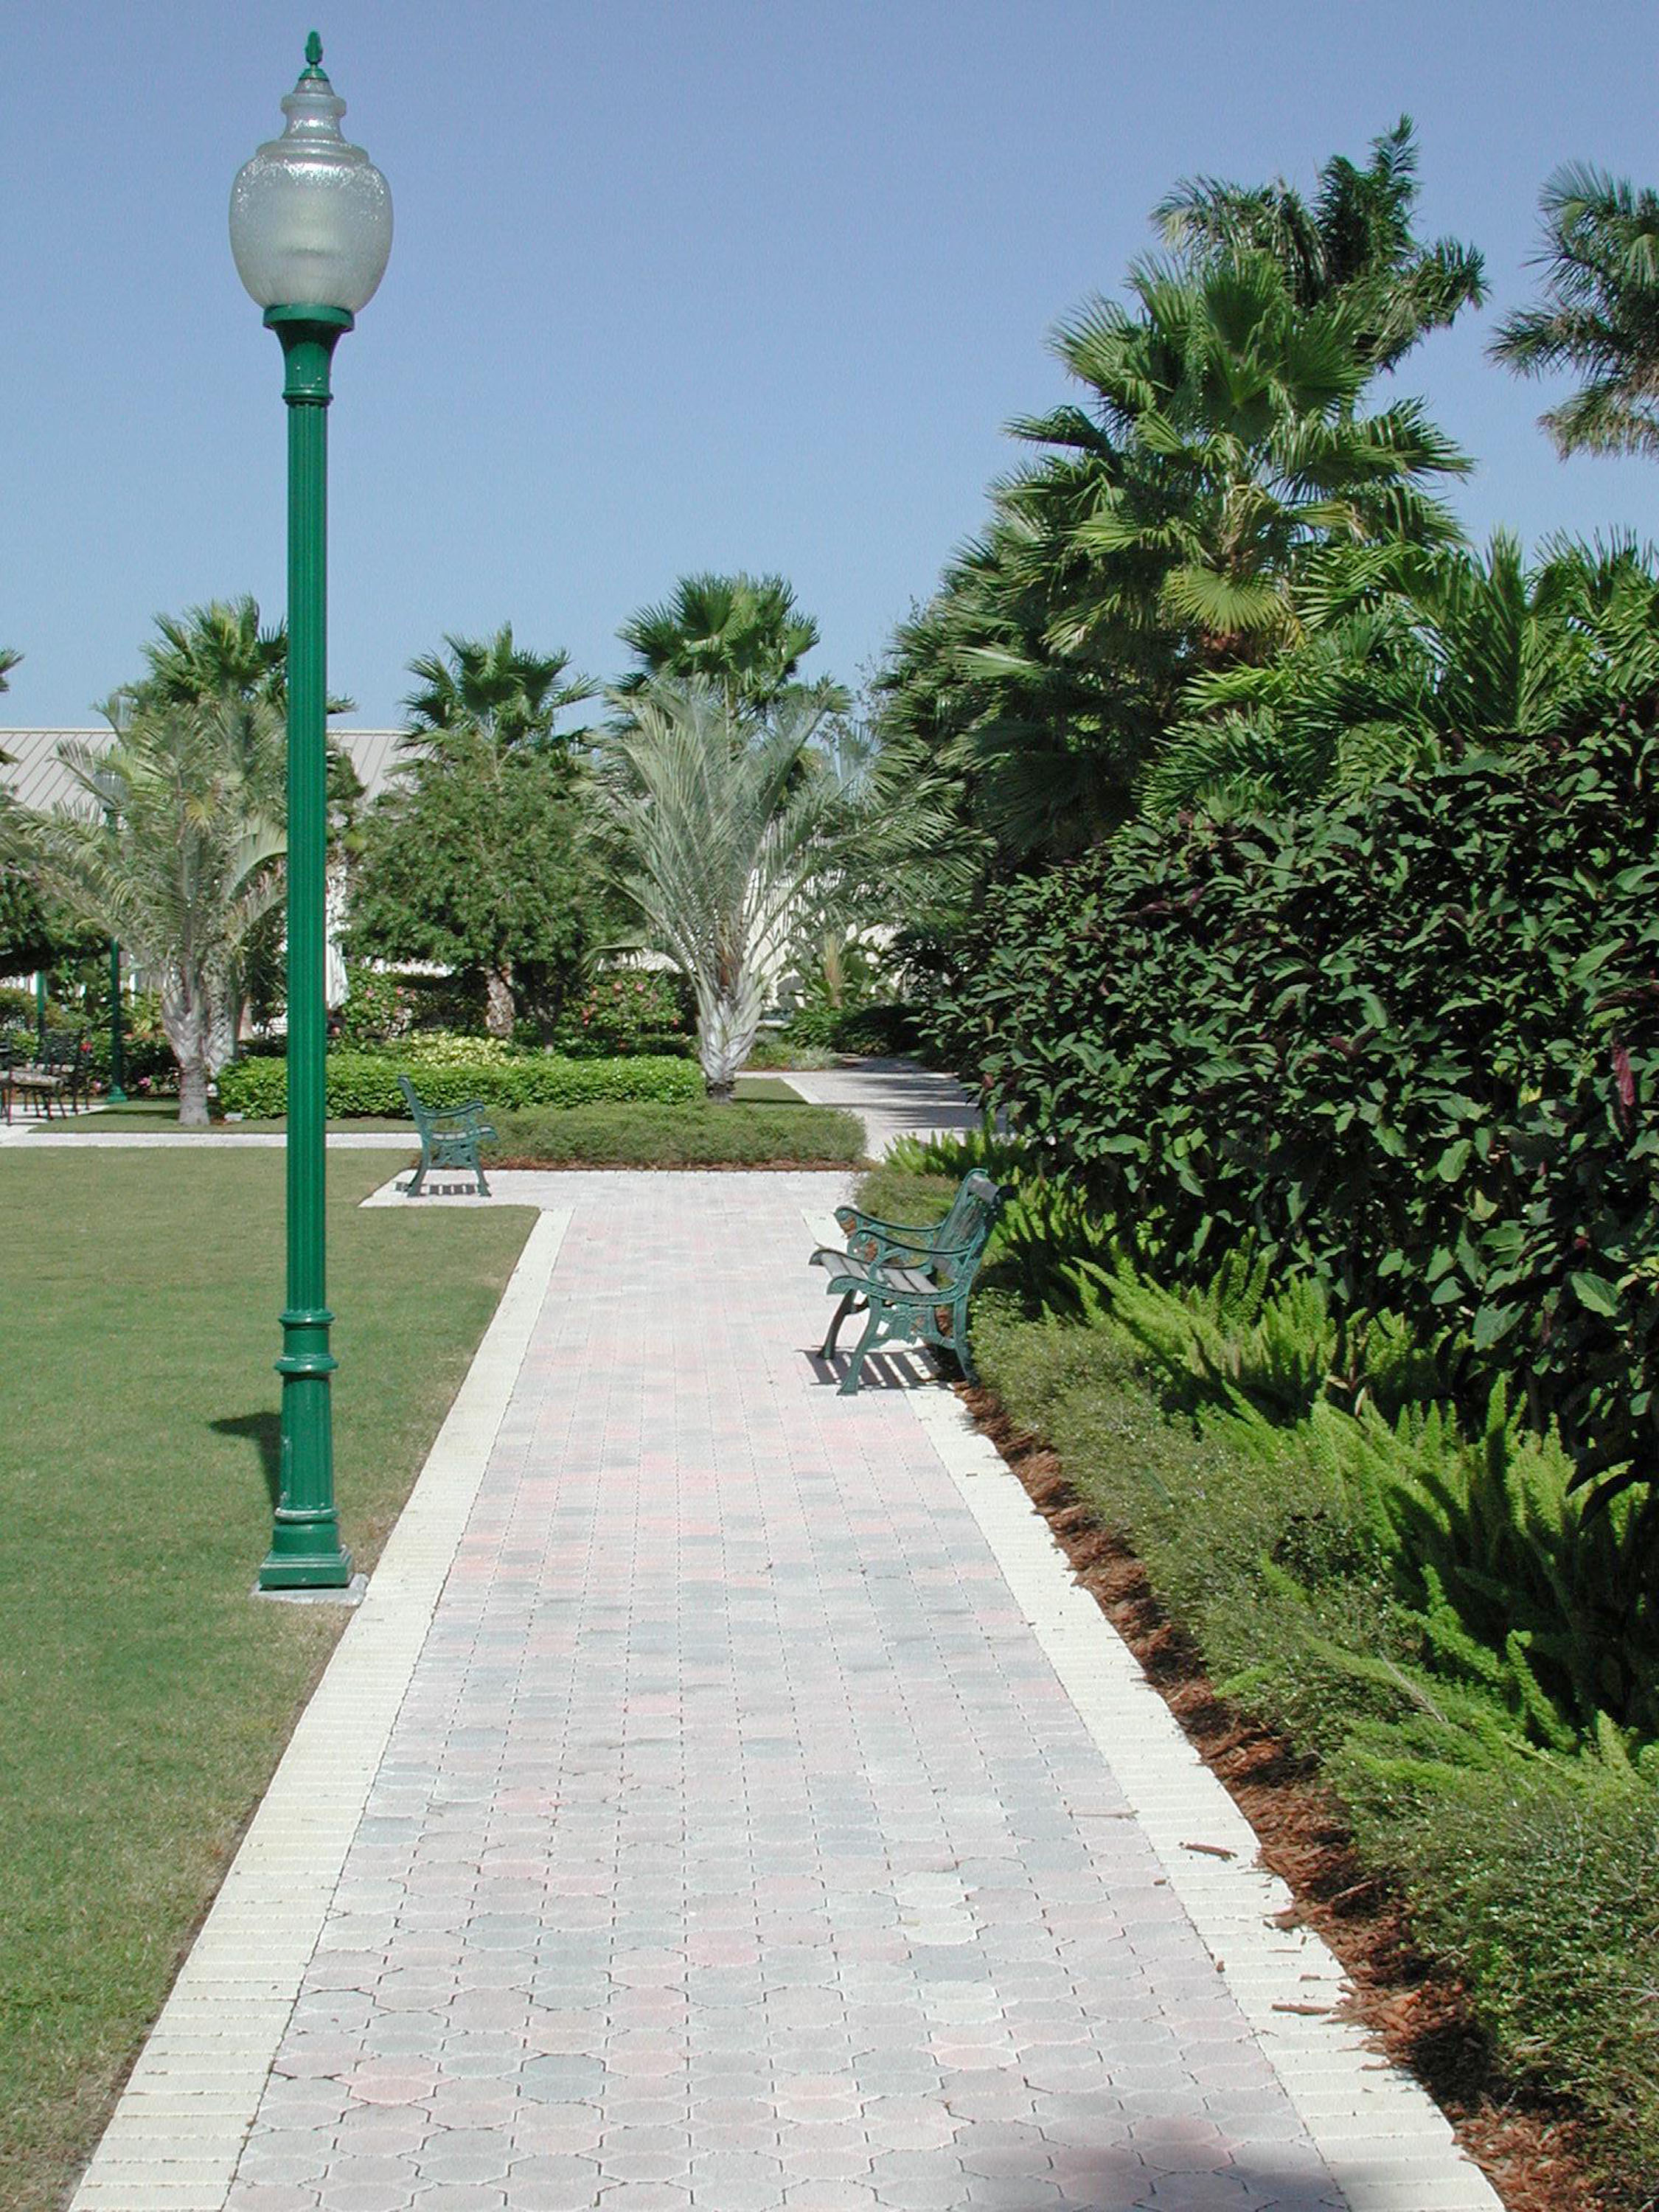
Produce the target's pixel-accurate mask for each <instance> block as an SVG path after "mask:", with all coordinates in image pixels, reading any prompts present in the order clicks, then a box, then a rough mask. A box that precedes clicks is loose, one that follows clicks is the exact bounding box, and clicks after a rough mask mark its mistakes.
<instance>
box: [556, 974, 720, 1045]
mask: <svg viewBox="0 0 1659 2212" xmlns="http://www.w3.org/2000/svg"><path fill="white" fill-rule="evenodd" d="M551 1041H552V1044H553V1048H554V1049H555V1051H556V1052H562V1053H564V1054H567V1055H568V1057H570V1058H572V1059H577V1060H591V1059H603V1058H607V1057H611V1056H614V1055H616V1054H623V1053H659V1054H660V1053H678V1054H684V1055H688V1056H689V1055H690V1054H694V1053H695V1052H696V1024H695V1023H694V1022H693V1020H692V1018H691V1012H690V1006H688V1004H687V992H686V987H685V985H684V982H683V981H682V980H681V979H680V977H679V976H678V975H669V974H666V973H665V972H664V971H663V970H661V969H631V968H630V969H617V970H615V971H613V972H612V973H611V974H609V975H601V976H599V978H598V979H597V980H596V981H594V982H593V983H592V984H590V985H589V987H588V988H587V989H586V991H585V992H584V993H583V994H581V996H580V998H579V999H576V1000H573V1001H572V1002H571V1003H570V1004H569V1005H568V1006H566V1007H565V1009H564V1012H562V1014H561V1016H560V1017H559V1021H558V1025H557V1027H556V1029H555V1030H554V1032H553V1036H552V1040H551Z"/></svg>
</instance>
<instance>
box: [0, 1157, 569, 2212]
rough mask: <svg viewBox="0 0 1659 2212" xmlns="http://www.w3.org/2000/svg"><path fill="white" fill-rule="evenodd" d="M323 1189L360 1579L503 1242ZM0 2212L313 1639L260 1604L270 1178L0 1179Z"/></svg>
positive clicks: (267, 1470)
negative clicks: (22, 1349) (4, 1335)
mask: <svg viewBox="0 0 1659 2212" xmlns="http://www.w3.org/2000/svg"><path fill="white" fill-rule="evenodd" d="M385 1177H386V1159H385V1156H384V1155H383V1154H380V1153H366V1154H363V1153H360V1154H350V1153H349V1154H345V1155H336V1156H334V1157H333V1158H331V1161H330V1167H329V1178H330V1218H329V1240H330V1262H331V1283H330V1290H331V1301H332V1303H333V1304H335V1306H336V1308H337V1312H338V1316H339V1319H338V1321H337V1325H336V1328H335V1332H334V1340H335V1348H336V1350H337V1353H338V1356H339V1359H340V1363H341V1364H340V1370H339V1373H338V1376H337V1379H336V1383H335V1403H336V1413H337V1461H338V1481H339V1498H340V1504H341V1511H342V1520H343V1528H344V1531H345V1534H346V1538H347V1541H348V1542H349V1544H350V1546H351V1548H352V1550H353V1553H354V1554H355V1556H356V1560H357V1563H358V1565H371V1564H372V1563H373V1560H374V1557H375V1555H376V1554H377V1553H378V1551H379V1549H380V1545H381V1542H382V1541H383V1540H384V1538H385V1535H386V1531H387V1529H388V1528H390V1526H391V1523H392V1520H393V1519H394V1517H395V1516H396V1514H397V1512H398V1510H399V1508H400V1506H401V1504H402V1502H403V1499H404V1495H405V1494H406V1492H407V1490H408V1487H409V1485H410V1480H411V1479H412V1477H413V1475H414V1474H415V1472H416V1469H417V1468H418V1466H419V1464H420V1462H421V1461H422V1458H423V1456H424V1455H425V1452H426V1449H427V1448H428V1444H429V1443H430V1441H431V1439H432V1437H433V1436H434V1435H435V1432H436V1430H437V1427H438V1425H439V1423H440V1421H441V1418H442V1416H443V1413H444V1412H445V1410H446V1409H447V1405H448V1403H449V1401H450V1399H451V1397H452V1396H453V1393H454V1391H455V1389H456V1387H457V1385H458V1384H459V1381H460V1379H461V1377H462V1376H463V1374H464V1373H465V1368H466V1365H467V1363H468V1361H469V1359H470V1358H471V1354H472V1352H473V1349H474V1347H475V1346H476V1344H477V1340H478V1338H479V1336H480V1335H481V1334H482V1333H483V1329H484V1328H485V1326H486V1325H487V1323H488V1322H489V1318H490V1316H491V1315H492V1314H493V1312H494V1310H495V1305H496V1303H497V1301H498V1299H499V1297H500V1294H501V1288H502V1285H503V1284H504V1282H505V1280H506V1279H507V1274H508V1273H509V1272H510V1270H511V1268H512V1267H513V1262H514V1261H515V1260H516V1258H517V1255H518V1253H519V1250H520V1246H521V1245H522V1243H523V1241H524V1238H525V1236H526V1233H527V1231H528V1229H529V1226H530V1224H531V1222H532V1218H533V1216H532V1214H531V1213H530V1212H528V1211H527V1210H526V1209H524V1208H514V1207H509V1206H491V1207H488V1208H484V1207H481V1208H479V1209H478V1210H477V1212H471V1211H468V1212H454V1211H445V1210H443V1209H441V1208H439V1209H432V1210H429V1211H427V1212H419V1211H417V1210H410V1211H409V1212H399V1211H398V1210H396V1209H384V1208H381V1209H371V1210H368V1211H367V1212H365V1211H362V1210H360V1208H359V1206H358V1203H357V1201H358V1200H361V1199H362V1197H364V1196H365V1195H366V1194H368V1191H370V1190H371V1189H373V1188H374V1187H375V1186H376V1185H377V1184H378V1183H380V1182H383V1181H384V1179H385ZM0 1222H3V1225H4V1230H3V1233H4V1238H5V1244H6V1249H8V1251H9V1252H10V1253H12V1254H13V1255H22V1254H25V1253H26V1254H27V1265H26V1267H25V1265H24V1263H23V1262H22V1261H21V1260H20V1261H18V1262H17V1264H16V1265H15V1266H14V1267H12V1268H11V1269H9V1273H8V1291H9V1297H8V1300H7V1303H8V1304H9V1323H10V1325H9V1329H8V1340H9V1341H10V1342H13V1343H14V1344H15V1343H16V1342H18V1341H19V1340H20V1339H21V1329H22V1322H23V1314H24V1310H25V1305H24V1302H25V1300H27V1336H28V1344H29V1353H28V1357H27V1359H26V1360H21V1361H18V1362H17V1363H15V1371H14V1373H13V1374H12V1375H11V1376H10V1378H9V1383H8V1386H7V1408H6V1419H5V1421H4V1423H3V1425H0V1644H3V1648H4V1650H5V1651H6V1653H7V1655H8V1656H7V1661H6V1695H5V1697H4V1699H0V1771H3V1772H4V1774H5V1777H6V1784H5V1788H4V1790H0V1863H3V1864H4V1866H5V1869H6V1878H5V1884H4V1890H5V1899H6V1905H5V1910H4V1911H3V1913H0V2206H3V2207H4V2208H5V2212H50V2208H55V2207H57V2206H58V2205H59V2204H61V2203H63V2202H64V2197H65V2195H66V2193H67V2186H68V2183H69V2180H70V2176H71V2174H72V2172H73V2170H74V2167H75V2166H76V2162H77V2161H78V2160H80V2159H81V2158H82V2157H83V2156H84V2155H85V2154H86V2153H87V2152H88V2150H89V2149H90V2148H91V2144H92V2142H93V2139H94V2136H95V2135H96V2133H97V2130H98V2128H99V2126H100V2124H101V2120H102V2117H103V2112H104V2108H105V2105H106V2099H107V2098H108V2096H109V2094H110V2092H111V2090H112V2086H113V2084H114V2082H115V2081H117V2080H118V2077H119V2075H120V2073H121V2070H122V2069H123V2068H124V2066H125V2063H127V2061H128V2060H129V2059H130V2058H131V2055H132V2052H133V2051H134V2049H135V2047H136V2045H137V2041H138V2039H139V2038H140V2037H141V2036H142V2034H143V2032H144V2029H145V2028H146V2027H147V2025H148V2024H149V2021H150V2020H151V2019H152V2017H153V2016H154V2015H155V2011H156V2009H157V2008H158V2006H159V2005H160V2003H161V1999H162V1997H163V1996H164V1994H165V1992H166V1990H167V1984H168V1982H169V1980H170V1978H171V1977H172V1974H173V1970H174V1968H175V1966H176V1965H177V1962H178V1958H179V1953H180V1950H181V1948H182V1946H183V1945H184V1944H185V1942H186V1941H187V1939H188V1937H189V1935H190V1933H191V1929H192V1927H193V1926H194V1923H195V1922H196V1920H197V1917H198V1915H199V1913H200V1911H201V1910H202V1908H203V1906H204V1904H205V1903H206V1901H207V1899H208V1898H209V1897H210V1894H211V1893H212V1891H213V1889H214V1888H215V1887H216V1884H217V1882H218V1881H219V1879H220V1877H221V1875H222V1873H223V1871H224V1867H225V1863H226V1860H227V1857H228V1853H229V1851H230V1850H232V1849H233V1848H234V1843H235V1839H236V1837H237V1834H238V1832H239V1828H240V1824H241V1823H242V1822H243V1821H244V1820H246V1816H247V1814H249V1812H250V1811H251V1810H252V1807H253V1805H254V1803H255V1802H256V1801H257V1799H258V1795H259V1793H260V1791H261V1790H263V1788H264V1784H265V1782H266V1780H267V1779H268V1778H269V1776H270V1771H271V1769H272V1767H273V1766H274V1765H275V1763H276V1759H277V1757H278V1755H279V1753H280V1752H281V1749H282V1746H283V1740H284V1738H285V1736H286V1735H287V1732H288V1730H289V1727H290V1725H291V1723H292V1722H293V1720H294V1718H295V1714H296V1712H297V1711H298V1709H299V1706H300V1705H301V1701H302V1699H303V1698H304V1696H305V1694H306V1692H307V1689H308V1686H309V1685H310V1683H311V1681H312V1680H313V1677H314V1675H315V1673H316V1671H317V1669H318V1668H319V1665H320V1663H321V1662H322V1661H323V1659H324V1658H325V1656H326V1653H327V1651H328V1649H329V1647H330V1646H331V1644H332V1642H333V1640H334V1638H335V1636H336V1634H337V1627H338V1623H339V1618H340V1616H339V1615H338V1614H337V1613H335V1612H334V1611H333V1610H332V1609H329V1608H315V1607H284V1606H274V1605H270V1604H258V1603H256V1602H254V1601H252V1598H251V1596H250V1592H251V1589H252V1583H253V1578H254V1574H255V1571H256V1570H257V1568H258V1562H259V1559H261V1557H262V1556H263V1554H264V1549H265V1547H266V1544H267V1543H268V1541H269V1536H270V1509H271V1498H272V1486H273V1484H274V1481H275V1474H274V1467H275V1460H276V1449H277V1400H278V1395H279V1390H280V1385H279V1383H278V1382H277V1378H276V1375H275V1374H274V1372H273V1371H272V1360H273V1358H274V1357H275V1353H276V1349H277V1343H278V1338H277V1331H276V1314H277V1312H278V1310H279V1309H280V1307H281V1304H282V1265H283V1164H282V1157H281V1154H280V1153H279V1152H273V1151H258V1150H249V1151H246V1152H224V1151H214V1152H198V1151H192V1150H191V1148H190V1147H189V1146H188V1145H187V1143H184V1144H181V1145H180V1146H179V1148H177V1149H176V1150H168V1151H167V1152H157V1151H148V1152H110V1151H104V1152H64V1151H58V1152H52V1151H48V1150H46V1149H44V1148H42V1149H40V1150H39V1151H31V1150H28V1149H23V1150H14V1151H12V1152H8V1153H7V1154H6V1155H5V1156H4V1158H3V1159H0Z"/></svg>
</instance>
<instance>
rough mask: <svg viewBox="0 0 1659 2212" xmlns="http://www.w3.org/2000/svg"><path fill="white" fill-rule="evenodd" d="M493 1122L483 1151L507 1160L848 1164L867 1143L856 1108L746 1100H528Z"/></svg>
mask: <svg viewBox="0 0 1659 2212" xmlns="http://www.w3.org/2000/svg"><path fill="white" fill-rule="evenodd" d="M588 1064H590V1065H591V1063H588ZM495 1126H496V1130H497V1139H496V1142H495V1144H494V1145H490V1146H486V1147H485V1149H484V1158H485V1160H486V1162H487V1163H490V1164H496V1163H499V1164H501V1165H504V1166H510V1167H572V1166H582V1167H618V1168H685V1167H771V1166H775V1165H782V1164H787V1165H789V1166H791V1167H819V1168H821V1167H844V1166H849V1165H851V1164H853V1163H854V1161H856V1160H857V1159H859V1158H860V1157H861V1156H862V1154H863V1151H864V1131H863V1128H862V1127H861V1126H860V1122H859V1121H858V1119H857V1117H856V1116H855V1115H851V1114H843V1113H840V1112H838V1111H836V1109H834V1108H831V1107H828V1106H772V1105H750V1104H745V1103H744V1102H743V1101H742V1100H739V1101H738V1103H736V1104H728V1105H714V1104H711V1103H709V1102H708V1100H706V1099H698V1100H694V1101H693V1102H691V1103H689V1104H679V1105H666V1106H656V1105H633V1104H629V1105H618V1104H615V1103H610V1102H608V1101H607V1102H605V1103H598V1104H594V1105H588V1106H570V1107H546V1106H531V1107H525V1108H522V1109H519V1110H517V1111H515V1112H513V1113H507V1114H501V1115H498V1116H497V1117H496V1123H495Z"/></svg>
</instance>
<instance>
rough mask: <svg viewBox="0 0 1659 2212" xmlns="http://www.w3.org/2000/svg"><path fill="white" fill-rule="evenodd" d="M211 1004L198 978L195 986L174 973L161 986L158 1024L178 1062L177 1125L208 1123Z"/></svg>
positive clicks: (202, 1126) (190, 1126)
mask: <svg viewBox="0 0 1659 2212" xmlns="http://www.w3.org/2000/svg"><path fill="white" fill-rule="evenodd" d="M214 1026H215V1024H214V1019H213V1006H212V1000H211V998H210V995H209V994H208V991H207V988H206V987H205V985H204V983H203V982H202V981H201V979H200V978H199V977H198V978H197V979H196V982H195V987H194V989H192V988H191V986H190V985H189V984H188V983H186V982H185V980H184V979H183V978H182V977H178V976H175V977H174V978H173V979H172V980H170V981H167V982H165V983H163V985H162V987H161V1027H162V1028H163V1029H164V1030H166V1031H167V1044H168V1047H169V1048H170V1050H171V1051H172V1054H173V1058H174V1060H177V1062H178V1063H179V1127H180V1128H181V1129H205V1128H206V1127H207V1126H208V1119H209V1116H208V1085H209V1083H210V1081H211V1080H212V1077H213V1032H214Z"/></svg>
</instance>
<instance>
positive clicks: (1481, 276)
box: [1157, 115, 1486, 368]
mask: <svg viewBox="0 0 1659 2212" xmlns="http://www.w3.org/2000/svg"><path fill="white" fill-rule="evenodd" d="M1418 196H1419V185H1418V181H1417V143H1416V139H1415V137H1414V135H1413V127H1412V120H1411V118H1410V117H1409V116H1408V115H1402V116H1401V118H1400V120H1399V122H1398V123H1396V124H1395V126H1394V128H1393V129H1392V130H1391V131H1384V132H1383V135H1382V137H1378V138H1374V139H1373V140H1372V141H1371V158H1370V161H1369V163H1368V164H1367V165H1366V166H1365V167H1364V168H1363V169H1362V168H1360V167H1358V166H1357V165H1356V164H1355V163H1354V162H1352V161H1349V160H1348V159H1347V158H1346V155H1340V154H1338V155H1333V156H1332V157H1331V159H1330V160H1329V161H1327V162H1326V163H1325V164H1324V166H1323V167H1322V168H1321V170H1320V172H1319V188H1318V191H1317V192H1316V195H1315V197H1314V198H1313V199H1312V200H1311V201H1309V200H1306V199H1304V197H1303V196H1302V194H1301V193H1300V192H1299V191H1297V189H1296V187H1295V186H1294V185H1289V184H1287V183H1286V182H1285V179H1283V178H1282V177H1279V178H1275V179H1274V180H1273V183H1272V184H1269V185H1254V186H1241V185H1233V184H1226V183H1223V182H1220V181H1218V179H1215V178H1212V177H1196V178H1189V179H1185V180H1184V181H1183V182H1182V183H1181V184H1179V185H1176V188H1175V190H1174V191H1172V192H1171V193H1170V195H1169V196H1168V197H1167V198H1166V199H1164V201H1163V202H1162V204H1160V205H1159V207H1158V210H1157V216H1158V228H1160V230H1161V231H1162V232H1163V234H1164V240H1165V242H1166V243H1167V244H1168V245H1169V246H1171V247H1173V248H1174V249H1175V250H1176V252H1180V253H1182V254H1183V255H1185V256H1186V257H1188V258H1189V259H1192V260H1211V261H1225V260H1227V259H1229V258H1231V257H1232V256H1233V255H1235V254H1237V253H1239V252H1253V253H1267V254H1270V255H1271V256H1272V257H1273V259H1274V260H1275V261H1276V262H1277V263H1278V264H1279V267H1280V268H1281V269H1282V270H1283V271H1284V273H1285V279H1286V281H1287V283H1289V285H1290V287H1291V292H1292V295H1293V296H1294V297H1295V299H1296V301H1297V304H1298V305H1299V306H1302V307H1319V306H1322V305H1325V304H1327V303H1335V302H1340V304H1341V306H1342V307H1343V308H1344V310H1345V312H1346V314H1347V316H1348V317H1349V319H1350V320H1351V322H1352V325H1353V326H1354V327H1355V330H1356V331H1357V333H1358V343H1359V347H1360V350H1361V351H1362V353H1363V354H1364V357H1365V358H1366V359H1367V360H1368V361H1370V362H1372V363H1374V365H1375V366H1376V367H1377V368H1393V367H1395V364H1396V363H1397V362H1399V361H1400V360H1401V358H1402V357H1403V356H1404V355H1405V354H1406V353H1407V352H1408V351H1409V350H1410V349H1411V348H1412V347H1413V346H1414V345H1415V344H1416V343H1417V342H1418V340H1419V338H1421V337H1424V336H1425V334H1426V333H1427V332H1428V331H1432V330H1442V329H1443V328H1444V327H1445V326H1446V325H1447V324H1449V323H1450V322H1451V321H1453V320H1454V319H1455V317H1456V315H1457V314H1458V313H1459V312H1460V311H1461V310H1462V308H1463V307H1479V306H1480V302H1481V301H1482V300H1483V299H1484V298H1485V296H1486V281H1485V273H1484V270H1483V267H1482V264H1481V258H1480V254H1479V253H1477V252H1475V251H1474V248H1473V247H1471V246H1464V245H1461V244H1460V243H1459V242H1458V241H1457V240H1455V239H1444V238H1443V239H1438V240H1436V241H1435V243H1434V244H1433V245H1431V246H1429V245H1425V244H1424V243H1423V242H1422V241H1421V240H1419V238H1418V237H1417V236H1416V234H1414V232H1413V228H1412V221H1413V216H1415V214H1416V211H1417V201H1418Z"/></svg>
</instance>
